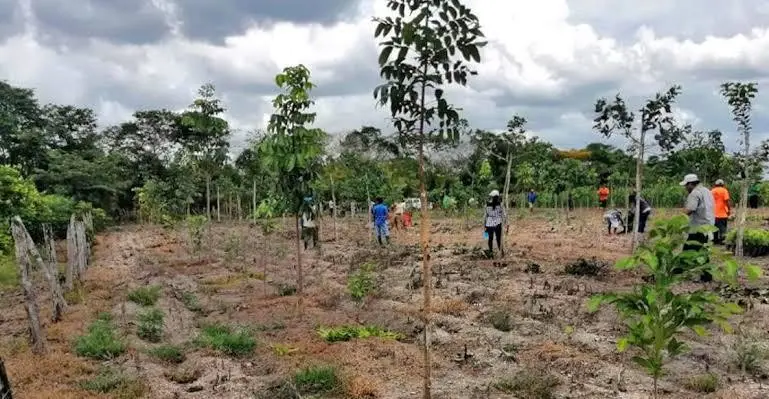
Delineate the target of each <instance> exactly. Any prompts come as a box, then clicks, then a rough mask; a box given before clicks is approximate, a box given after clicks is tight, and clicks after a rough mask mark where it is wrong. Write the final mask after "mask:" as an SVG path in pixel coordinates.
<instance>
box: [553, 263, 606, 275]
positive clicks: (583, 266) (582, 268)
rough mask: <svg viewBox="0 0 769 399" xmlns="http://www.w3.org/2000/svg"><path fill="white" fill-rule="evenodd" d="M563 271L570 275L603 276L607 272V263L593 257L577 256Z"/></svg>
mask: <svg viewBox="0 0 769 399" xmlns="http://www.w3.org/2000/svg"><path fill="white" fill-rule="evenodd" d="M563 271H564V273H566V274H570V275H572V276H584V277H603V276H605V275H606V274H607V273H608V272H609V265H608V264H607V263H605V262H601V261H598V260H596V259H595V258H593V259H585V258H579V259H578V260H577V261H576V262H572V263H570V264H568V265H566V267H565V268H564V270H563Z"/></svg>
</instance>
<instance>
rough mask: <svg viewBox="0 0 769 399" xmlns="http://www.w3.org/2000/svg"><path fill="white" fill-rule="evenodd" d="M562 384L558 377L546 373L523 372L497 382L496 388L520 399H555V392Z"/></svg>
mask: <svg viewBox="0 0 769 399" xmlns="http://www.w3.org/2000/svg"><path fill="white" fill-rule="evenodd" d="M560 383H561V382H560V381H559V380H558V378H557V377H555V376H554V375H552V374H550V373H547V372H545V371H540V370H537V371H534V370H521V371H519V372H518V373H517V374H515V375H514V376H512V377H509V378H503V379H501V380H499V381H497V382H496V383H495V384H494V388H495V389H497V390H499V391H502V392H504V393H509V394H514V395H515V397H517V398H520V399H554V398H555V393H554V392H553V391H554V390H555V388H556V387H557V386H558V385H560Z"/></svg>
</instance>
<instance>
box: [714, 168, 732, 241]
mask: <svg viewBox="0 0 769 399" xmlns="http://www.w3.org/2000/svg"><path fill="white" fill-rule="evenodd" d="M710 192H711V194H713V203H714V205H715V208H714V209H715V210H714V213H715V217H716V228H718V231H717V232H716V233H715V236H714V237H713V243H714V244H717V245H721V244H723V243H724V240H725V239H726V230H727V227H728V224H729V217H730V216H731V215H732V209H733V208H734V202H732V198H731V197H730V196H729V190H727V189H726V187H724V181H723V180H721V179H718V180H716V186H715V187H713V189H712V190H710Z"/></svg>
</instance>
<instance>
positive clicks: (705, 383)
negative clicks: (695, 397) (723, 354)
mask: <svg viewBox="0 0 769 399" xmlns="http://www.w3.org/2000/svg"><path fill="white" fill-rule="evenodd" d="M719 385H720V384H719V381H718V376H716V375H715V374H713V373H707V374H701V375H695V376H691V377H689V378H688V379H686V380H685V381H684V387H685V388H686V389H688V390H690V391H695V392H700V393H713V392H715V391H717V390H718V387H719Z"/></svg>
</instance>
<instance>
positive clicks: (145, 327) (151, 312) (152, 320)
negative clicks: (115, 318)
mask: <svg viewBox="0 0 769 399" xmlns="http://www.w3.org/2000/svg"><path fill="white" fill-rule="evenodd" d="M137 319H138V324H139V325H138V328H137V330H136V335H138V336H139V338H141V339H143V340H145V341H149V342H160V339H161V338H163V325H164V323H163V319H164V316H163V311H161V310H160V309H158V308H149V309H147V310H144V311H143V312H141V313H139V315H138V317H137Z"/></svg>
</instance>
